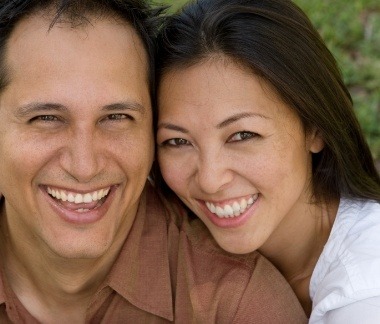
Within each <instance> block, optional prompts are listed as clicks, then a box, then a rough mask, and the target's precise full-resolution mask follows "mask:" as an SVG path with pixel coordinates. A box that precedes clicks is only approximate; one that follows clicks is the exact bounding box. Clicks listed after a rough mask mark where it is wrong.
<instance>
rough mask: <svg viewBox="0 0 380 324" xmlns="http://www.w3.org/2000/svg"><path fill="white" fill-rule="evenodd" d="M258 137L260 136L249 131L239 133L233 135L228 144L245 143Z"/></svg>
mask: <svg viewBox="0 0 380 324" xmlns="http://www.w3.org/2000/svg"><path fill="white" fill-rule="evenodd" d="M256 136H258V135H257V134H255V133H252V132H247V131H243V132H238V133H235V134H233V135H232V136H231V137H230V138H229V139H228V142H239V141H245V140H248V139H251V138H253V137H256Z"/></svg>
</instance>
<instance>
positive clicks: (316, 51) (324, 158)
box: [154, 0, 380, 201]
mask: <svg viewBox="0 0 380 324" xmlns="http://www.w3.org/2000/svg"><path fill="white" fill-rule="evenodd" d="M215 54H217V55H224V56H226V57H228V58H229V59H232V60H233V61H235V62H236V63H237V64H240V65H242V66H244V67H245V68H247V69H250V70H251V71H252V73H254V74H255V75H258V76H260V77H262V78H263V79H264V80H266V81H267V82H269V83H270V84H272V85H273V87H274V88H275V89H276V90H277V92H278V93H279V95H280V96H281V98H282V99H283V101H284V102H285V103H287V104H288V105H289V107H291V108H292V109H294V110H295V111H296V112H297V114H298V116H299V117H300V119H301V121H302V123H303V125H304V128H305V130H306V132H307V131H310V130H312V129H317V130H318V131H319V132H320V134H321V135H322V137H323V139H324V142H325V147H324V149H323V150H322V151H321V152H320V153H317V154H313V175H312V183H311V186H312V190H313V195H314V198H315V199H316V200H317V201H320V200H329V199H330V198H338V197H341V196H344V197H355V198H366V199H374V200H377V201H380V177H379V174H378V172H377V170H376V168H375V165H374V161H373V158H372V155H371V152H370V150H369V147H368V144H367V143H366V140H365V138H364V135H363V132H362V130H361V127H360V125H359V123H358V120H357V118H356V116H355V113H354V110H353V106H352V100H351V96H350V94H349V92H348V90H347V88H346V87H345V85H344V83H343V81H342V77H341V74H340V71H339V69H338V67H337V64H336V61H335V59H334V57H333V56H332V54H331V53H330V51H329V50H328V49H327V47H326V46H325V44H324V42H323V41H322V39H321V38H320V36H319V34H318V32H317V31H316V30H315V28H314V27H313V26H312V24H311V22H310V21H309V19H308V18H307V16H306V15H305V14H304V13H303V12H302V11H301V9H299V8H298V7H297V6H296V5H295V4H294V3H292V2H291V1H288V0H198V1H195V2H192V3H190V4H188V5H186V6H185V7H184V8H183V9H182V11H180V12H179V13H177V14H175V15H173V16H171V17H169V18H168V19H167V21H166V23H165V26H164V27H163V28H162V30H161V33H160V34H159V37H158V56H157V59H158V69H157V73H158V80H159V79H160V78H161V76H162V75H163V74H165V73H167V72H169V71H172V70H180V69H181V68H186V67H189V66H192V65H195V64H197V63H200V62H202V61H204V60H206V59H208V58H210V57H212V56H213V55H215ZM154 178H155V181H157V182H158V183H159V185H163V184H162V182H161V181H160V179H162V178H161V176H160V173H159V170H158V168H157V166H156V168H155V170H154Z"/></svg>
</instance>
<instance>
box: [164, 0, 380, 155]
mask: <svg viewBox="0 0 380 324" xmlns="http://www.w3.org/2000/svg"><path fill="white" fill-rule="evenodd" d="M293 1H294V2H295V3H296V4H298V5H299V6H300V7H301V8H302V9H303V10H304V11H305V12H306V14H307V15H308V16H309V18H310V20H311V21H312V22H313V24H314V26H315V27H316V28H317V29H318V30H319V32H320V34H321V36H322V38H323V39H324V40H325V42H326V44H327V46H328V48H329V49H330V50H331V52H332V53H333V54H334V55H335V57H336V59H337V61H338V64H339V66H340V68H341V71H342V74H343V77H344V80H345V83H346V85H347V86H348V88H349V90H350V92H351V95H352V97H353V100H354V107H355V111H356V113H357V116H358V118H359V121H360V123H361V125H362V128H363V130H364V133H365V134H366V137H367V140H368V142H369V145H370V147H371V150H372V153H373V155H374V157H375V158H376V159H378V160H380V1H379V0H351V1H346V0H333V1H332V0H293ZM160 2H161V3H164V4H169V5H171V11H175V10H177V9H178V8H180V7H181V5H182V4H183V3H185V2H186V0H162V1H160Z"/></svg>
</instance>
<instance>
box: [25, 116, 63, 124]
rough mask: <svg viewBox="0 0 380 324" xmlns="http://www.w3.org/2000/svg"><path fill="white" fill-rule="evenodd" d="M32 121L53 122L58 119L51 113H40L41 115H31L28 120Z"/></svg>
mask: <svg viewBox="0 0 380 324" xmlns="http://www.w3.org/2000/svg"><path fill="white" fill-rule="evenodd" d="M33 121H44V122H54V121H59V119H58V117H57V116H53V115H41V116H36V117H33V118H32V119H31V120H30V122H33Z"/></svg>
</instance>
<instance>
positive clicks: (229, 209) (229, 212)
mask: <svg viewBox="0 0 380 324" xmlns="http://www.w3.org/2000/svg"><path fill="white" fill-rule="evenodd" d="M257 198H258V194H256V195H253V196H252V197H250V198H249V199H241V200H240V201H234V202H233V203H232V204H231V205H229V204H227V205H224V206H215V205H214V204H213V203H210V202H207V201H206V206H207V208H208V210H209V211H210V212H212V213H213V214H215V215H217V216H218V217H219V218H230V217H237V216H240V215H241V214H243V213H244V212H245V211H246V209H247V208H248V207H250V206H251V205H252V204H253V203H254V202H255V201H256V200H257Z"/></svg>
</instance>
